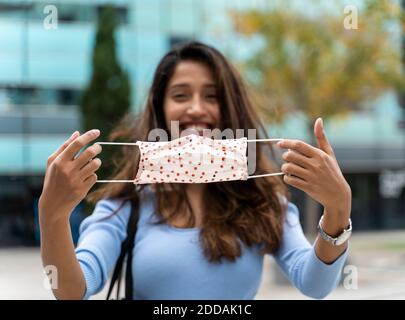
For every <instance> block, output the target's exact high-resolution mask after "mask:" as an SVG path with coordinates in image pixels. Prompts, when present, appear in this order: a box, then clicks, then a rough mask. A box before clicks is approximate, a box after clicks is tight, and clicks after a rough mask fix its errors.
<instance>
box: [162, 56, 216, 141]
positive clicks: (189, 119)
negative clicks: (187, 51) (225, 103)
mask: <svg viewBox="0 0 405 320" xmlns="http://www.w3.org/2000/svg"><path fill="white" fill-rule="evenodd" d="M163 108H164V113H165V119H166V125H167V127H168V128H169V130H170V128H171V126H170V123H171V121H179V124H180V128H179V130H180V134H181V132H182V130H185V129H194V130H196V131H198V133H199V134H200V135H202V134H203V131H202V130H203V129H211V130H212V129H215V128H219V123H220V110H219V105H218V96H217V89H216V85H215V82H214V79H213V76H212V72H211V70H210V69H209V68H208V67H207V66H206V65H205V64H203V63H199V62H194V61H182V62H180V63H179V64H178V65H177V67H176V69H175V72H174V74H173V76H172V78H171V79H170V81H169V84H168V86H167V89H166V93H165V99H164V106H163Z"/></svg>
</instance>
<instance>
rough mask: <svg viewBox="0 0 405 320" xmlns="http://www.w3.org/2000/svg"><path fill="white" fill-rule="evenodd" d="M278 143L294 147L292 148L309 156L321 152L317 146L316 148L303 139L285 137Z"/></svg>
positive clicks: (282, 145) (286, 146) (288, 147)
mask: <svg viewBox="0 0 405 320" xmlns="http://www.w3.org/2000/svg"><path fill="white" fill-rule="evenodd" d="M277 145H278V146H279V147H281V148H285V149H292V150H295V151H298V152H299V153H301V154H303V155H304V156H307V157H309V158H312V157H314V156H316V155H317V154H318V152H319V150H318V149H317V148H315V147H313V146H311V145H309V144H308V143H305V142H303V141H301V140H293V139H283V140H281V141H279V142H277Z"/></svg>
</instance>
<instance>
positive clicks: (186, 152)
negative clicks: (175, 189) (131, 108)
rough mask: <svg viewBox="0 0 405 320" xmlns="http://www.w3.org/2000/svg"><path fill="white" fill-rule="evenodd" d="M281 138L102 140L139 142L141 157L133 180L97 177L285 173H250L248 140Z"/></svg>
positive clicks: (181, 179)
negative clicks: (247, 153) (122, 177)
mask: <svg viewBox="0 0 405 320" xmlns="http://www.w3.org/2000/svg"><path fill="white" fill-rule="evenodd" d="M278 140H280V139H257V140H247V138H245V137H244V138H239V139H225V140H214V139H211V138H209V137H204V136H199V135H195V134H190V135H187V136H184V137H181V138H178V139H174V140H171V141H164V142H148V141H137V142H136V143H106V142H99V144H121V145H122V144H130V145H137V146H138V147H139V149H140V154H141V157H140V160H139V165H138V172H137V174H136V177H135V179H134V180H98V182H133V183H134V184H145V183H209V182H224V181H231V180H247V179H250V178H259V177H265V176H276V175H282V174H283V173H282V172H277V173H267V174H260V175H253V176H249V175H248V166H247V156H246V149H247V143H248V142H253V141H278Z"/></svg>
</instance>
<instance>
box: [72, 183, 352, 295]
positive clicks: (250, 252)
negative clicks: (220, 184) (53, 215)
mask: <svg viewBox="0 0 405 320" xmlns="http://www.w3.org/2000/svg"><path fill="white" fill-rule="evenodd" d="M146 190H148V189H145V190H144V191H143V193H142V196H141V205H140V217H139V221H138V231H137V234H136V236H135V246H134V250H133V264H132V268H133V269H132V272H133V275H134V280H135V283H134V292H135V294H134V299H161V300H169V299H202V300H209V299H218V300H221V299H229V300H234V299H238V300H239V299H254V297H255V295H256V293H257V290H258V288H259V285H260V282H261V276H262V270H263V259H264V257H263V255H261V254H260V248H259V245H256V246H252V247H247V246H245V245H243V249H242V255H241V256H240V257H238V258H237V259H236V261H235V262H230V261H228V260H225V259H223V260H222V261H223V262H221V263H210V262H209V261H208V260H207V258H206V257H205V256H204V254H203V252H202V247H201V245H200V243H199V233H200V228H198V227H196V228H176V227H174V226H171V225H169V224H153V222H155V221H157V218H158V217H157V215H156V213H155V212H156V211H155V208H156V207H155V198H154V193H153V192H152V191H150V190H149V191H146ZM121 204H122V202H121V201H120V200H114V199H105V200H101V201H99V202H98V203H97V205H96V208H95V210H94V212H93V214H92V215H91V216H89V217H88V218H86V219H85V220H84V221H83V222H82V224H81V226H80V238H79V243H78V246H77V248H76V256H77V259H78V261H79V264H80V266H81V269H82V271H83V274H84V278H85V281H86V294H85V296H84V299H88V298H89V297H90V296H92V295H94V294H96V293H98V292H100V291H101V290H102V289H103V287H104V285H105V284H106V282H107V279H108V276H109V274H110V272H111V271H112V270H113V268H114V265H115V263H116V260H117V258H118V256H119V254H120V249H121V243H122V241H123V240H124V239H125V237H126V229H127V222H128V218H129V214H130V204H129V203H126V204H124V206H123V207H122V208H121V209H120V210H118V212H117V213H115V214H112V213H113V212H114V211H115V210H116V209H117V208H119V206H120V205H121ZM347 255H348V250H346V251H345V252H344V253H343V254H342V255H341V256H340V257H339V258H338V259H337V260H336V261H335V262H333V263H332V264H325V263H324V262H322V261H321V260H320V259H319V258H318V257H317V256H316V254H315V249H314V247H313V246H312V245H311V244H310V243H309V242H308V240H307V239H306V237H305V236H304V234H303V231H302V228H301V225H300V222H299V212H298V209H297V207H296V206H295V205H294V204H292V203H288V210H287V215H286V219H285V222H284V232H283V238H282V243H281V246H280V248H279V249H278V250H277V252H275V253H274V254H273V256H274V258H275V260H276V262H277V263H278V265H279V266H280V267H281V269H282V270H283V272H284V273H285V275H286V276H287V277H288V278H289V279H290V281H291V282H292V283H293V284H294V286H295V287H297V288H298V289H299V290H300V291H301V292H302V293H304V294H305V295H307V296H309V297H313V298H323V297H325V296H326V295H328V294H329V293H330V292H331V291H332V290H333V289H334V288H335V287H336V286H337V284H338V283H339V280H340V276H341V271H342V268H343V265H344V263H345V260H346V258H347Z"/></svg>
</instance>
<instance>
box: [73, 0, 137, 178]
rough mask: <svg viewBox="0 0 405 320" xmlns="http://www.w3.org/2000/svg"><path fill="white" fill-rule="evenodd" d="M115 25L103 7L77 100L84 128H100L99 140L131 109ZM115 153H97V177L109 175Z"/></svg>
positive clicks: (111, 12)
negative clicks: (85, 82)
mask: <svg viewBox="0 0 405 320" xmlns="http://www.w3.org/2000/svg"><path fill="white" fill-rule="evenodd" d="M116 27H117V15H116V9H115V8H114V7H113V6H110V5H108V6H105V7H103V8H102V9H101V11H100V13H99V16H98V21H97V34H96V39H95V45H94V50H93V58H92V65H93V70H92V75H91V80H90V83H89V84H88V86H87V88H86V89H85V90H84V92H83V95H82V99H81V103H80V107H81V112H82V117H83V118H82V119H83V129H84V130H89V129H94V128H97V129H100V131H101V135H100V138H99V140H100V141H101V140H103V141H105V140H107V139H108V136H109V134H110V132H111V130H112V128H113V126H114V125H115V124H116V123H117V122H118V121H119V120H120V119H121V118H122V116H123V115H124V114H126V113H127V112H128V111H129V110H130V101H131V97H130V81H129V77H128V74H127V73H126V72H125V71H124V70H123V69H122V68H121V67H120V64H119V61H118V59H117V54H116V44H115V38H114V33H115V29H116ZM114 153H115V152H114V149H113V148H108V147H106V148H104V149H103V152H102V154H101V155H100V158H101V159H102V161H103V164H102V166H101V168H100V169H99V171H98V172H97V175H98V176H99V179H107V178H108V177H109V176H110V175H111V174H112V172H113V168H112V165H111V158H112V156H113V154H114Z"/></svg>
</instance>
